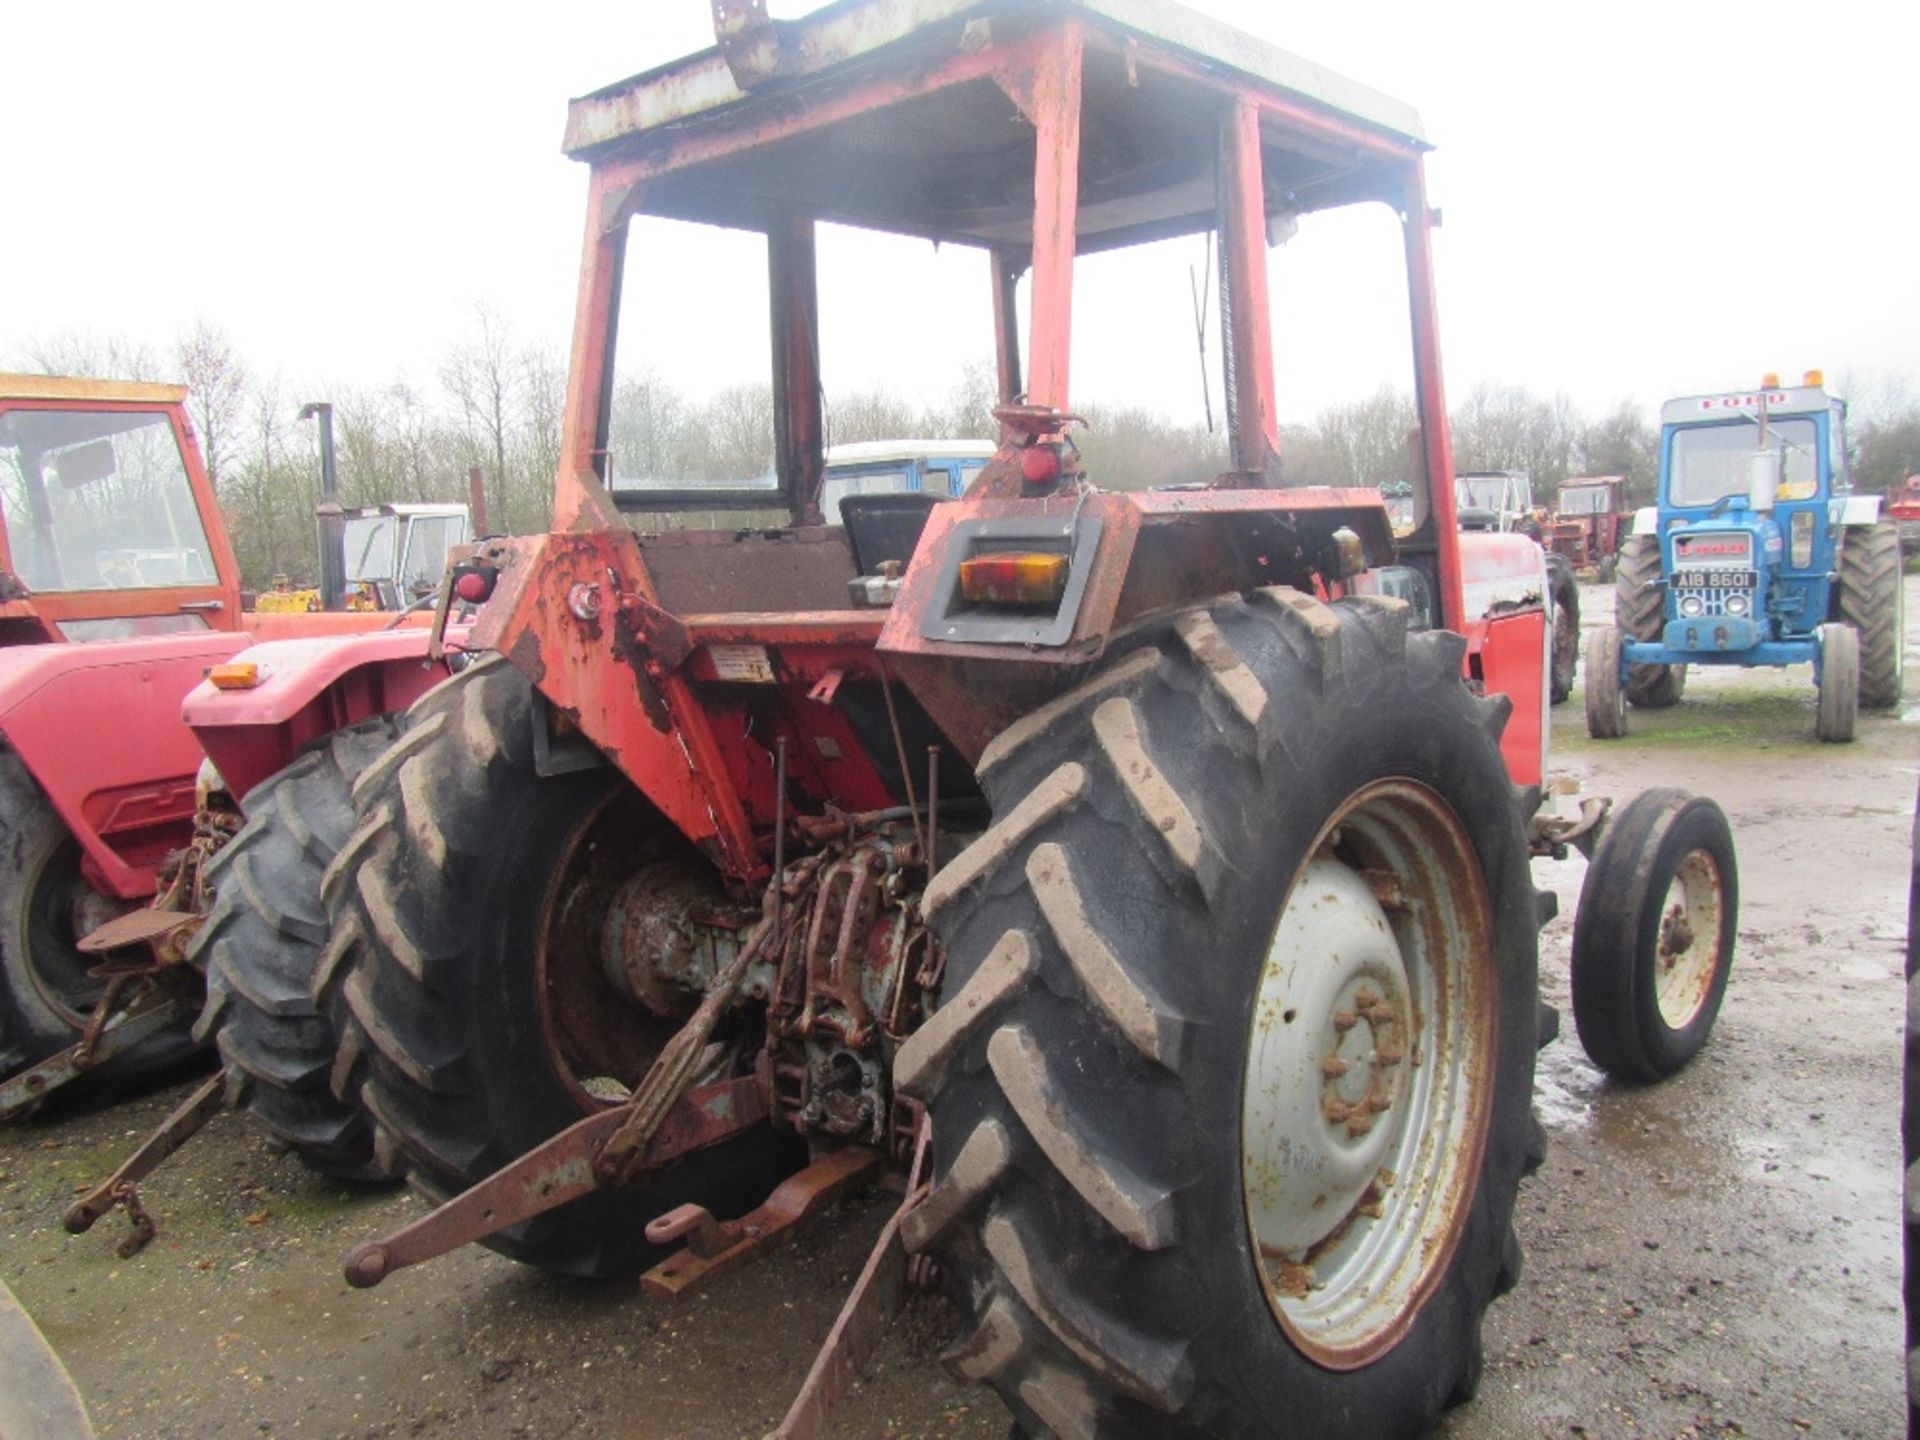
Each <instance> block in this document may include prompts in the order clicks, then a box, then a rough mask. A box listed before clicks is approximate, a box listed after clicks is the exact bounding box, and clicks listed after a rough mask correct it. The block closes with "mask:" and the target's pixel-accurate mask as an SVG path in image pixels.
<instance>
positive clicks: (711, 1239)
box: [640, 1146, 905, 1300]
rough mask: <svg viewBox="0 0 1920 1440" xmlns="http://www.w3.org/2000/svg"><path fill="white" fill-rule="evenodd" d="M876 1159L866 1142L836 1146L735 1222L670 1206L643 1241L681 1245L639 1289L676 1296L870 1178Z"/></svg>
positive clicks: (698, 1208) (703, 1211)
mask: <svg viewBox="0 0 1920 1440" xmlns="http://www.w3.org/2000/svg"><path fill="white" fill-rule="evenodd" d="M880 1163H881V1157H880V1154H879V1152H878V1151H875V1150H869V1149H867V1148H866V1147H865V1146H850V1147H848V1148H847V1149H845V1150H835V1151H833V1152H832V1153H831V1154H827V1155H823V1156H821V1157H820V1158H819V1159H818V1160H816V1161H814V1162H813V1163H812V1164H811V1165H809V1166H807V1168H806V1169H804V1170H801V1171H799V1172H798V1173H796V1174H793V1175H789V1176H788V1177H787V1178H786V1179H785V1180H783V1181H781V1182H780V1185H779V1187H778V1188H777V1189H776V1190H775V1191H774V1192H773V1194H771V1195H769V1196H768V1197H767V1200H766V1203H765V1204H764V1205H762V1206H760V1208H759V1209H757V1210H754V1211H751V1212H750V1213H748V1214H746V1215H743V1216H741V1217H740V1219H738V1220H716V1219H714V1218H713V1216H712V1214H710V1213H709V1212H708V1211H707V1210H706V1209H705V1208H704V1207H702V1206H699V1205H682V1206H680V1207H678V1208H677V1209H674V1210H669V1211H668V1212H667V1213H666V1214H665V1215H662V1216H661V1217H660V1218H659V1219H657V1220H654V1221H653V1222H651V1223H650V1224H649V1225H648V1226H647V1239H649V1240H651V1241H653V1242H654V1244H656V1245H664V1244H668V1243H670V1242H672V1241H674V1240H679V1239H683V1238H684V1239H685V1240H686V1241H687V1244H686V1247H685V1248H684V1249H682V1250H681V1251H679V1253H677V1254H675V1255H672V1256H669V1257H668V1258H667V1259H665V1260H662V1261H661V1262H660V1263H659V1264H658V1265H656V1266H654V1267H653V1268H652V1269H651V1270H649V1271H647V1273H646V1274H645V1275H642V1276H641V1277H640V1288H641V1289H642V1290H644V1291H645V1292H646V1293H647V1294H649V1295H652V1296H654V1297H655V1298H657V1299H661V1300H679V1299H681V1298H682V1297H684V1296H686V1295H687V1294H689V1293H691V1292H692V1291H693V1290H695V1289H697V1288H699V1287H700V1286H701V1285H704V1284H705V1283H706V1282H707V1281H709V1280H712V1279H714V1278H716V1277H718V1276H720V1275H722V1274H724V1273H726V1272H727V1271H728V1270H731V1269H732V1268H733V1267H734V1266H736V1265H738V1264H739V1263H740V1262H741V1261H742V1260H745V1259H746V1258H747V1257H748V1256H750V1255H752V1254H753V1253H754V1252H755V1251H756V1250H758V1249H759V1248H760V1247H761V1246H763V1245H765V1244H766V1243H767V1241H769V1240H771V1239H773V1238H774V1237H775V1236H776V1235H779V1234H781V1233H783V1232H784V1231H787V1230H790V1229H792V1228H793V1227H794V1226H795V1225H798V1224H799V1223H800V1222H801V1221H802V1220H804V1219H806V1218H807V1217H808V1216H809V1215H812V1214H814V1213H815V1212H817V1211H819V1210H820V1209H821V1208H823V1207H824V1206H826V1205H827V1204H828V1203H829V1202H830V1201H832V1200H835V1199H837V1198H838V1197H839V1196H840V1195H841V1194H843V1193H845V1192H846V1191H847V1190H848V1189H850V1188H852V1187H853V1186H855V1185H859V1184H861V1183H863V1182H865V1181H867V1180H868V1179H870V1178H871V1177H872V1175H873V1173H874V1172H875V1171H876V1170H878V1169H879V1168H880ZM901 1253H902V1254H903V1255H904V1254H905V1251H904V1250H903V1251H902V1252H901ZM903 1276H904V1271H903ZM904 1283H905V1281H904V1278H903V1280H902V1284H904Z"/></svg>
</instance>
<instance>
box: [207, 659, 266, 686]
mask: <svg viewBox="0 0 1920 1440" xmlns="http://www.w3.org/2000/svg"><path fill="white" fill-rule="evenodd" d="M207 678H208V679H209V680H211V681H213V684H214V688H215V689H217V690H251V689H253V687H254V686H256V685H258V684H259V683H260V667H259V666H258V665H256V664H254V663H253V662H252V661H251V660H238V661H231V662H229V663H227V664H225V665H216V666H214V667H213V669H211V670H209V671H208V672H207Z"/></svg>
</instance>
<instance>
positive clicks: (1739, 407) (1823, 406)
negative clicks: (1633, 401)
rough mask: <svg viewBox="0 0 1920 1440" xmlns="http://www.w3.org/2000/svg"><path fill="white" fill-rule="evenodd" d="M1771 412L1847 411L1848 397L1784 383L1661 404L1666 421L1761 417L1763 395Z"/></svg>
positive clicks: (1705, 421) (1692, 422) (1695, 422)
mask: <svg viewBox="0 0 1920 1440" xmlns="http://www.w3.org/2000/svg"><path fill="white" fill-rule="evenodd" d="M1763 394H1764V395H1765V396H1766V397H1767V414H1769V415H1822V414H1825V413H1827V412H1828V411H1844V410H1845V409H1846V401H1844V400H1842V399H1841V398H1840V397H1839V396H1838V395H1829V394H1828V393H1827V392H1826V390H1825V388H1824V387H1822V386H1819V385H1783V386H1779V387H1776V388H1775V389H1772V390H1764V391H1762V390H1734V391H1729V392H1727V393H1725V394H1721V395H1683V396H1681V397H1680V398H1679V399H1677V400H1669V401H1667V403H1666V404H1664V405H1662V406H1661V407H1660V423H1661V424H1662V425H1711V424H1714V423H1716V422H1720V421H1727V420H1738V419H1747V420H1757V419H1758V418H1759V416H1760V397H1761V396H1762V395H1763Z"/></svg>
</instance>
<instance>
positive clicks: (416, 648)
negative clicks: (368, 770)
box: [0, 375, 445, 1118]
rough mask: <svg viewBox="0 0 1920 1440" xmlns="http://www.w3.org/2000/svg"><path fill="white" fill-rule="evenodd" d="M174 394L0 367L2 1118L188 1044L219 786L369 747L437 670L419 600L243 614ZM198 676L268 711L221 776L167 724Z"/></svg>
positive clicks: (232, 786)
mask: <svg viewBox="0 0 1920 1440" xmlns="http://www.w3.org/2000/svg"><path fill="white" fill-rule="evenodd" d="M185 399H186V391H185V390H184V389H183V388H181V387H179V386H172V385H152V384H137V383H129V382H120V381H96V380H73V379H62V378H56V377H48V376H40V375H0V522H3V523H0V642H4V644H5V645H6V647H7V648H5V649H0V1077H3V1078H0V1117H14V1118H17V1117H19V1116H22V1115H24V1114H27V1113H30V1112H31V1111H32V1110H33V1109H35V1108H37V1106H38V1105H39V1104H40V1103H41V1102H42V1101H44V1100H45V1099H46V1097H47V1096H48V1095H49V1094H51V1093H52V1092H53V1091H54V1090H56V1089H58V1088H59V1087H60V1086H62V1085H65V1084H69V1083H72V1082H73V1081H75V1080H76V1079H78V1078H79V1077H81V1076H82V1075H85V1074H89V1073H93V1074H99V1075H107V1074H111V1075H113V1076H116V1077H118V1078H122V1079H125V1078H130V1077H131V1076H132V1075H134V1074H138V1073H142V1072H145V1071H148V1070H152V1069H156V1068H159V1067H164V1066H167V1065H170V1064H172V1063H173V1062H176V1061H178V1060H180V1059H182V1058H184V1057H185V1056H186V1055H187V1054H188V1053H190V1052H191V1050H192V1049H193V1047H194V1043H195V1042H194V1041H193V1039H192V1037H191V1036H190V1035H189V1034H188V1029H189V1026H190V1025H191V1022H192V1020H193V1019H194V1017H195V1016H196V1015H197V1014H198V1012H199V1010H200V1004H201V994H200V982H199V977H198V972H197V970H196V969H195V967H194V966H192V965H191V964H187V963H185V962H186V960H187V951H188V949H189V942H190V940H191V937H192V934H193V930H194V926H195V923H196V917H197V915H198V914H199V913H200V912H201V911H202V910H204V908H205V906H206V904H207V903H209V900H210V892H209V889H208V886H207V877H206V875H205V873H203V869H202V866H203V863H204V862H205V861H206V860H207V859H208V858H209V857H210V856H211V855H212V854H213V853H214V851H216V850H217V849H218V848H219V847H220V845H221V844H222V843H223V842H224V840H225V839H226V837H227V836H228V835H230V834H231V833H232V832H233V830H234V829H235V828H236V827H237V826H238V825H239V824H240V816H239V814H238V810H237V806H236V805H235V804H234V803H233V802H245V801H246V800H248V799H249V798H250V797H249V795H248V791H249V790H250V789H251V788H252V786H253V784H254V783H255V782H257V781H259V780H261V779H263V778H264V777H265V776H266V775H268V774H271V773H272V772H274V771H277V770H279V769H280V768H281V767H282V766H284V765H286V764H287V763H288V762H289V761H291V760H293V759H294V757H295V756H296V755H297V754H299V753H301V752H302V751H303V749H307V748H310V747H313V746H316V745H319V744H320V743H321V742H322V741H323V739H324V738H325V737H328V736H332V737H334V742H333V743H334V745H335V748H336V749H340V748H343V747H344V749H346V750H350V751H351V750H356V749H364V748H365V746H366V745H367V744H368V743H370V742H371V741H372V739H373V737H374V734H375V732H377V734H378V743H377V744H374V748H375V749H378V748H381V747H382V746H383V745H384V741H385V739H386V738H387V736H386V733H385V732H384V731H380V730H378V726H379V724H380V722H379V721H378V718H377V717H380V716H384V715H390V714H393V713H395V712H397V711H400V710H403V709H405V708H406V706H407V705H408V704H409V703H410V702H411V701H412V700H413V699H415V698H416V697H417V696H419V695H420V694H421V693H422V692H423V691H425V690H426V689H427V688H428V686H429V685H430V684H431V682H432V679H433V678H434V672H433V671H431V670H428V669H426V668H424V661H425V656H426V649H427V640H428V632H427V628H426V623H425V620H426V617H424V616H421V617H419V619H418V622H417V623H415V622H412V621H409V620H408V619H407V618H406V617H396V616H394V615H384V614H377V613H352V614H350V613H344V612H342V613H325V614H313V615H294V614H271V613H266V614H262V613H254V612H251V611H245V610H243V609H242V603H241V587H240V574H239V570H238V567H237V566H236V564H235V562H234V557H233V551H232V547H231V546H230V545H229V543H228V540H227V535H226V531H225V528H224V526H223V524H222V522H221V516H220V511H219V507H218V504H217V503H216V497H215V495H214V491H213V487H212V485H211V484H210V483H209V480H208V478H207V474H206V470H205V467H204V465H203V464H202V462H201V457H200V454H199V450H198V447H197V446H196V445H195V443H194V437H193V432H192V428H191V426H190V425H189V423H188V420H187V415H186V410H185V403H184V402H185ZM396 621H398V622H399V623H402V624H407V625H409V626H410V628H406V629H398V630H393V629H390V628H389V627H391V626H393V625H394V624H395V623H396ZM383 632H384V633H383ZM327 636H337V637H339V638H337V639H323V638H321V637H327ZM276 637H308V638H305V639H301V640H291V641H290V642H289V643H291V644H293V645H294V647H295V648H296V650H297V651H298V653H301V654H303V655H306V654H312V655H314V656H316V657H317V656H319V655H321V654H323V653H324V655H325V656H326V661H325V664H324V665H323V666H320V667H317V668H309V669H307V670H306V671H305V673H304V674H303V676H302V678H301V679H300V680H298V681H296V682H293V683H292V684H288V683H286V682H285V681H283V682H281V683H280V684H275V683H274V676H273V670H274V668H275V666H276V664H278V663H279V661H278V658H277V657H278V656H280V655H282V654H284V653H285V652H283V651H275V650H273V648H272V647H268V653H269V654H271V655H273V656H275V657H276V658H274V659H267V660H264V661H263V662H260V663H256V662H255V660H253V659H252V658H251V657H250V656H249V655H247V654H243V653H241V652H243V651H244V650H245V649H246V647H248V646H251V645H254V644H255V643H256V642H259V641H262V640H271V639H275V638H276ZM440 673H442V674H444V673H445V672H444V668H442V669H441V671H440ZM209 674H211V675H212V677H213V683H215V684H217V685H222V686H232V687H238V688H239V689H240V690H243V691H244V690H248V689H252V688H253V687H257V686H263V687H264V688H262V689H260V690H259V692H258V693H259V694H261V695H267V694H272V695H273V696H275V697H276V701H277V702H278V707H279V708H278V711H277V713H275V714H273V715H271V716H269V715H267V714H266V713H265V711H264V710H263V709H262V706H261V705H260V704H259V703H258V702H257V701H256V703H255V704H254V706H253V710H254V713H255V722H254V724H253V726H252V728H251V730H250V733H252V734H254V735H255V737H256V741H257V744H256V749H257V750H258V751H259V754H258V756H257V757H256V761H255V763H253V764H252V765H250V766H249V767H247V768H246V769H245V770H244V771H242V770H239V769H236V771H235V773H233V774H231V775H228V776H227V777H226V778H225V781H224V782H222V781H221V780H220V779H219V777H213V778H212V780H211V781H208V780H206V777H203V776H202V764H203V759H204V757H203V753H202V747H201V744H200V742H199V741H198V740H196V738H195V737H194V734H193V733H192V731H190V730H189V729H188V727H187V725H186V724H185V723H184V722H183V720H182V718H181V702H182V700H183V699H184V698H185V696H186V695H187V692H188V691H189V690H191V689H193V688H194V686H195V685H197V684H200V683H202V680H203V677H206V676H208V675H209ZM369 727H372V728H371V729H369ZM197 781H199V782H201V783H197ZM241 781H244V782H245V783H239V782H241ZM216 791H218V792H219V794H216V793H215V792H216ZM340 803H341V804H344V803H345V792H344V785H343V786H342V787H341V789H340ZM316 828H318V827H316ZM316 903H317V902H316ZM23 1067H24V1068H23Z"/></svg>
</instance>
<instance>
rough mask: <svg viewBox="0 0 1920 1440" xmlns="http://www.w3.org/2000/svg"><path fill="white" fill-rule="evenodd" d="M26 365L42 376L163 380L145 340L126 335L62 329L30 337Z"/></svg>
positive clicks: (24, 358)
mask: <svg viewBox="0 0 1920 1440" xmlns="http://www.w3.org/2000/svg"><path fill="white" fill-rule="evenodd" d="M20 357H21V362H22V363H23V364H24V366H25V368H27V369H29V370H34V371H37V372H39V373H40V374H43V375H73V376H78V377H82V378H85V379H88V380H162V379H165V378H166V377H165V376H164V375H163V374H162V373H161V370H160V364H159V361H158V360H157V358H156V357H155V356H154V353H153V351H152V349H151V348H150V347H149V346H147V345H146V344H145V343H144V342H142V341H139V340H134V339H131V338H129V337H128V336H125V335H96V334H94V333H93V332H91V331H87V330H62V331H60V332H59V333H57V334H54V335H35V336H32V337H30V338H29V339H28V340H27V341H26V342H25V343H24V345H23V346H22V347H21V351H20Z"/></svg>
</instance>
